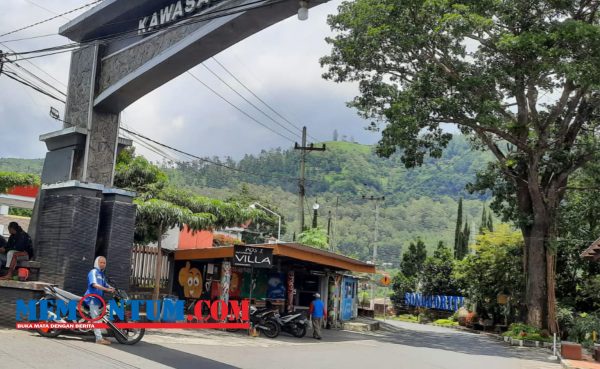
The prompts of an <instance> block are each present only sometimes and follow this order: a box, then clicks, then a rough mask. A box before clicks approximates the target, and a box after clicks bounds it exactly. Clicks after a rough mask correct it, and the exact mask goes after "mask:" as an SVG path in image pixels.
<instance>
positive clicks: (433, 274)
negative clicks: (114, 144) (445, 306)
mask: <svg viewBox="0 0 600 369" xmlns="http://www.w3.org/2000/svg"><path fill="white" fill-rule="evenodd" d="M453 270H454V260H453V258H452V251H451V250H450V249H448V248H447V247H446V246H445V245H444V243H443V242H442V241H440V242H439V243H438V246H437V248H436V249H435V251H434V252H433V256H432V257H428V258H427V260H425V263H423V270H422V272H421V278H420V280H421V290H422V292H423V294H425V295H430V296H431V295H449V296H453V295H457V294H458V284H457V283H456V281H455V279H454V277H453Z"/></svg>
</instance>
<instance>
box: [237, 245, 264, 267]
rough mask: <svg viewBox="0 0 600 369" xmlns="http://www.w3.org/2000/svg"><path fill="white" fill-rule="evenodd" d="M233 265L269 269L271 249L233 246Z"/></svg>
mask: <svg viewBox="0 0 600 369" xmlns="http://www.w3.org/2000/svg"><path fill="white" fill-rule="evenodd" d="M233 265H235V266H243V267H253V268H271V267H272V266H273V249H270V248H263V247H253V246H234V249H233Z"/></svg>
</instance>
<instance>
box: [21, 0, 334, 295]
mask: <svg viewBox="0 0 600 369" xmlns="http://www.w3.org/2000/svg"><path fill="white" fill-rule="evenodd" d="M326 1H327V0H310V1H308V2H306V1H303V2H302V3H303V5H305V4H306V3H308V6H309V7H312V6H316V5H319V4H322V3H325V2H326ZM299 4H300V3H299V1H298V0H262V1H261V0H258V1H257V0H105V1H103V2H102V3H100V4H99V5H97V6H96V7H94V8H92V9H90V10H89V11H87V12H85V13H83V14H82V15H80V16H79V17H77V18H76V19H74V20H73V21H71V22H69V23H67V24H66V25H64V26H63V27H61V28H60V31H59V33H60V34H61V35H63V36H66V37H68V38H69V39H71V40H73V41H75V42H79V43H80V44H81V45H82V46H81V47H80V48H79V49H77V50H75V51H74V52H73V54H72V57H71V68H70V72H69V84H68V92H67V104H66V108H65V119H64V121H65V123H64V126H63V129H62V130H59V131H56V132H51V133H48V134H46V135H43V136H42V137H41V138H40V139H41V140H43V141H44V142H45V143H46V146H47V148H48V150H49V152H48V153H47V155H46V160H45V162H44V169H43V173H42V183H43V184H44V188H43V190H42V191H41V193H40V197H39V199H38V200H39V201H37V204H36V208H35V209H34V216H33V219H32V225H33V226H32V227H31V228H32V237H33V238H34V242H35V247H36V249H37V254H38V259H39V260H40V261H41V262H42V270H41V275H42V277H43V278H44V279H46V280H48V281H50V282H53V283H57V284H60V285H63V286H64V287H65V288H67V289H72V290H74V291H75V292H76V291H77V290H81V289H82V288H84V287H85V279H84V277H85V273H86V272H87V271H88V270H89V268H90V266H91V261H90V259H93V258H94V257H95V256H96V255H100V254H101V255H107V256H109V260H110V261H109V267H110V266H111V265H113V269H112V270H114V272H113V273H111V274H113V276H115V278H116V279H117V282H118V283H119V284H121V285H125V284H126V283H127V278H128V276H129V274H130V259H129V257H130V254H129V249H130V247H131V244H132V242H133V225H134V218H135V207H134V205H132V203H131V200H132V198H133V196H134V194H131V193H127V192H125V191H122V190H118V189H114V188H112V186H113V177H114V166H115V161H116V157H117V153H118V150H119V148H120V147H123V146H125V145H127V144H129V143H128V142H127V141H126V140H123V139H119V115H120V113H121V111H122V110H123V109H125V108H126V107H127V106H129V105H130V104H132V103H133V102H135V101H136V100H138V99H139V98H141V97H143V96H144V95H146V94H147V93H149V92H150V91H152V90H154V89H156V88H158V87H160V86H161V85H163V84H165V83H166V82H168V81H170V80H171V79H173V78H175V77H177V76H179V75H180V74H182V73H184V72H185V71H187V70H189V69H190V68H192V67H194V66H196V65H197V64H199V63H201V62H202V61H204V60H206V59H208V58H210V57H211V56H213V55H216V54H217V53H219V52H221V51H223V50H225V49H226V48H228V47H229V46H231V45H234V44H235V43H237V42H239V41H241V40H243V39H244V38H246V37H248V36H250V35H252V34H254V33H256V32H259V31H261V30H263V29H264V28H266V27H269V26H270V25H272V24H275V23H277V22H279V21H281V20H283V19H285V18H288V17H290V16H292V15H294V14H296V12H297V11H298V8H299V6H300V5H299ZM115 269H116V270H115ZM81 292H83V291H81Z"/></svg>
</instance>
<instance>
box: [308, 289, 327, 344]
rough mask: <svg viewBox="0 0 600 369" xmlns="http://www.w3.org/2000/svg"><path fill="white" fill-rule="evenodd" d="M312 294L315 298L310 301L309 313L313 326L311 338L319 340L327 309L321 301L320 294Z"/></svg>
mask: <svg viewBox="0 0 600 369" xmlns="http://www.w3.org/2000/svg"><path fill="white" fill-rule="evenodd" d="M314 296H315V299H314V300H313V302H311V303H310V309H309V313H310V316H311V321H312V326H313V338H316V339H318V340H320V339H321V326H322V325H323V319H326V318H327V311H326V310H325V304H323V301H321V295H319V294H318V293H315V295H314Z"/></svg>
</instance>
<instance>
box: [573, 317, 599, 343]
mask: <svg viewBox="0 0 600 369" xmlns="http://www.w3.org/2000/svg"><path fill="white" fill-rule="evenodd" d="M592 332H600V320H599V319H598V317H597V316H596V315H593V314H586V313H581V314H579V315H578V316H576V317H575V319H574V320H573V325H572V326H571V328H570V329H569V330H568V335H569V340H570V341H574V342H578V343H581V344H582V345H583V346H584V347H587V348H589V347H592V346H593V344H594V341H593V340H592Z"/></svg>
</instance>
